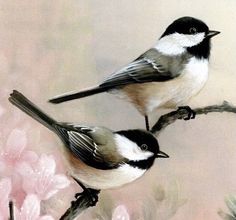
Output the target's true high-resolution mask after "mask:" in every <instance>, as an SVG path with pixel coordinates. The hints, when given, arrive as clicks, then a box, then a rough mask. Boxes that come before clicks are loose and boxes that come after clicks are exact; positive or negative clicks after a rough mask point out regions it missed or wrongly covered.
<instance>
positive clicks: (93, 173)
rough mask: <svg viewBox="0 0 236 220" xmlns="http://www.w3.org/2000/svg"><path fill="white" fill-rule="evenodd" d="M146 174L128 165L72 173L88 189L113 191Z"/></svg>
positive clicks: (79, 170) (80, 170) (78, 170)
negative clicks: (112, 189)
mask: <svg viewBox="0 0 236 220" xmlns="http://www.w3.org/2000/svg"><path fill="white" fill-rule="evenodd" d="M144 173H145V170H141V169H138V168H134V167H131V166H129V165H127V164H124V165H122V166H121V167H119V168H117V169H113V170H96V169H91V168H90V169H79V168H78V169H77V170H76V171H74V172H73V173H72V175H73V176H74V177H77V178H78V179H79V180H80V181H82V182H83V183H84V184H86V185H87V186H88V187H91V188H94V189H111V188H117V187H120V186H122V185H125V184H128V183H130V182H133V181H134V180H136V179H138V178H139V177H141V176H142V175H143V174H144Z"/></svg>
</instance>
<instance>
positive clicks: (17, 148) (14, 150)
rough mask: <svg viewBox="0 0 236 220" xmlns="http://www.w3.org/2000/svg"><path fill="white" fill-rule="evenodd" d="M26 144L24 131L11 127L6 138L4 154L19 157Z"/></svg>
mask: <svg viewBox="0 0 236 220" xmlns="http://www.w3.org/2000/svg"><path fill="white" fill-rule="evenodd" d="M26 144H27V138H26V133H25V131H23V130H19V129H13V131H12V132H11V133H10V135H9V136H8V139H7V143H6V148H5V155H6V156H7V157H8V158H19V157H20V155H21V153H22V151H23V150H24V148H25V147H26Z"/></svg>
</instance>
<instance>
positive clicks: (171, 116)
mask: <svg viewBox="0 0 236 220" xmlns="http://www.w3.org/2000/svg"><path fill="white" fill-rule="evenodd" d="M193 111H195V113H196V115H201V114H208V113H211V112H232V113H236V106H233V105H231V104H229V103H228V102H227V101H224V102H223V103H222V104H221V105H210V106H206V107H203V108H196V109H193ZM186 116H188V111H187V110H185V109H178V110H176V111H172V112H169V113H167V114H165V115H162V116H161V117H160V118H159V120H158V121H157V122H156V124H155V125H154V126H153V127H152V129H151V132H152V133H155V134H156V135H158V134H159V133H160V132H161V131H162V130H163V129H164V128H166V127H167V126H168V125H170V124H172V123H174V122H175V121H176V120H178V119H183V118H185V117H186Z"/></svg>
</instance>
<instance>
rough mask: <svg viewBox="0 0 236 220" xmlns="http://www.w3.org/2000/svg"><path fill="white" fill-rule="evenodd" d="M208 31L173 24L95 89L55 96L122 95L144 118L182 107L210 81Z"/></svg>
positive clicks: (196, 24)
mask: <svg viewBox="0 0 236 220" xmlns="http://www.w3.org/2000/svg"><path fill="white" fill-rule="evenodd" d="M219 33H220V32H219V31H212V30H209V28H208V26H207V25H206V24H205V23H204V22H203V21H201V20H198V19H196V18H193V17H182V18H179V19H177V20H175V21H174V22H173V23H172V24H170V25H169V26H168V27H167V29H166V30H165V32H164V33H163V34H162V36H161V37H160V39H159V40H158V41H157V43H156V45H155V46H154V47H153V48H151V49H149V50H148V51H146V52H145V53H143V54H142V55H141V56H139V57H138V58H137V59H136V60H134V61H133V62H131V63H129V64H128V65H126V66H125V67H124V68H122V69H120V70H119V71H117V72H115V73H114V74H112V75H110V76H109V77H108V78H106V79H105V80H104V81H103V82H102V83H101V84H100V85H98V86H95V87H93V88H90V89H87V90H84V91H80V92H72V93H67V94H63V95H59V96H56V97H54V98H52V99H51V100H49V101H50V102H51V103H61V102H65V101H69V100H73V99H78V98H83V97H86V96H91V95H94V94H97V93H102V92H111V93H114V94H119V96H121V97H124V98H125V99H126V100H128V101H130V102H131V103H133V104H134V105H135V107H136V108H137V109H138V111H139V112H140V113H141V114H142V115H144V116H145V120H146V127H147V130H148V129H149V123H148V114H149V113H151V112H152V111H153V110H155V109H157V108H160V107H163V108H173V107H178V106H181V105H183V104H184V103H185V102H186V101H187V100H188V99H189V98H191V97H192V96H194V95H196V94H197V93H198V92H199V91H200V90H201V89H202V87H203V86H204V84H205V83H206V81H207V78H208V59H209V56H210V49H211V47H210V39H211V38H212V37H213V36H215V35H217V34H219Z"/></svg>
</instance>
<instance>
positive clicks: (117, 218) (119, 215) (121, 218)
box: [112, 205, 130, 220]
mask: <svg viewBox="0 0 236 220" xmlns="http://www.w3.org/2000/svg"><path fill="white" fill-rule="evenodd" d="M112 220H130V217H129V213H128V211H127V208H126V207H125V206H124V205H119V206H117V207H116V208H115V210H114V211H113V214H112Z"/></svg>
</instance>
